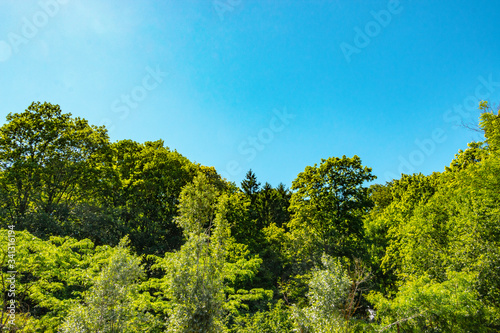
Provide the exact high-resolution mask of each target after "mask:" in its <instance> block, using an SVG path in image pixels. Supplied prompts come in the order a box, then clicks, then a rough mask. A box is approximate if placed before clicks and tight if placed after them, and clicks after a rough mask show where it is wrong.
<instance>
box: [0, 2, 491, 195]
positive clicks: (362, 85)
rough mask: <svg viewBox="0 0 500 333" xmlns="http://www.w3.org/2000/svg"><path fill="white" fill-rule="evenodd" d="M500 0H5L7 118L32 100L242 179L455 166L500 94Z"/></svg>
mask: <svg viewBox="0 0 500 333" xmlns="http://www.w3.org/2000/svg"><path fill="white" fill-rule="evenodd" d="M499 14H500V3H499V2H497V1H491V0H489V1H456V0H455V1H439V2H438V1H416V0H413V1H404V0H401V1H395V0H390V1H352V0H349V1H348V0H337V1H249V0H216V1H213V0H205V1H144V0H143V1H131V0H120V1H93V0H40V1H28V0H25V1H14V0H12V1H10V0H9V1H8V0H1V1H0V22H1V24H0V87H1V89H0V99H1V101H2V107H1V108H0V119H1V121H2V122H4V121H5V116H6V115H7V114H8V113H9V112H22V111H23V110H24V109H26V107H28V106H29V104H31V102H33V101H47V102H50V103H53V104H59V105H60V106H61V108H62V109H63V111H64V112H70V113H72V114H73V115H74V116H79V117H83V118H86V119H87V120H89V122H90V123H92V124H95V125H102V124H105V125H106V126H107V127H108V129H109V135H110V138H111V140H112V141H116V140H120V139H133V140H136V141H138V142H144V141H148V140H157V139H163V140H164V141H165V144H166V145H167V146H169V147H170V148H172V149H176V150H177V151H179V152H180V153H181V154H183V155H184V156H186V157H188V158H189V159H190V160H192V161H195V162H198V163H201V164H203V165H209V166H215V167H216V169H217V170H218V171H219V172H220V173H221V174H222V175H223V176H224V177H226V178H228V179H229V180H232V181H235V182H237V183H239V182H240V181H241V180H242V179H243V177H244V175H245V173H246V171H248V169H250V168H251V169H252V170H253V171H254V172H255V173H256V174H257V177H258V179H259V180H260V181H261V182H266V181H268V182H270V183H271V184H272V185H274V186H276V185H277V184H278V183H280V182H283V183H285V184H286V185H288V186H290V185H291V182H292V181H293V180H294V179H295V177H296V175H297V174H298V173H299V172H301V171H303V170H304V168H305V167H306V166H307V165H313V164H314V163H319V162H320V160H321V158H328V157H331V156H339V157H340V156H342V155H347V156H352V155H355V154H356V155H358V156H360V157H361V159H362V161H363V164H365V165H367V166H369V167H371V168H373V173H374V174H375V175H376V176H378V180H377V182H379V183H384V182H385V181H387V180H390V179H391V177H398V175H399V174H400V172H404V173H412V172H422V173H424V174H429V173H431V172H433V171H442V170H443V168H444V166H445V165H448V164H449V163H450V161H451V159H452V158H453V156H454V154H455V153H457V151H458V150H459V149H464V148H466V144H467V142H470V141H472V140H474V139H477V138H478V134H477V133H475V132H473V131H469V130H466V129H464V128H463V127H457V126H456V124H460V123H462V122H465V123H477V121H476V120H477V115H478V110H477V109H476V105H477V102H478V101H479V100H480V99H488V100H490V101H492V102H495V103H498V102H500V62H499V61H498V59H499V54H500V25H499V24H498V15H499Z"/></svg>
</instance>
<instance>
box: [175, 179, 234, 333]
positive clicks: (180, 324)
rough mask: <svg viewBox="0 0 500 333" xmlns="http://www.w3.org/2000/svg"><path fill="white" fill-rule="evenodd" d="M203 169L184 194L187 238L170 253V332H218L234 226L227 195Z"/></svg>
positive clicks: (180, 221)
mask: <svg viewBox="0 0 500 333" xmlns="http://www.w3.org/2000/svg"><path fill="white" fill-rule="evenodd" d="M217 196H218V192H217V190H216V188H215V187H214V186H213V185H210V184H209V182H208V179H207V177H206V176H205V175H204V174H201V173H200V174H198V176H196V177H195V179H194V180H193V183H192V184H188V185H186V186H185V187H184V188H183V190H182V193H181V195H180V203H179V217H178V218H177V223H178V224H179V225H180V226H181V227H182V229H183V232H184V236H185V237H186V239H187V240H186V243H185V244H184V245H183V246H182V247H181V249H180V251H179V252H177V253H174V254H172V255H170V256H169V257H168V258H167V260H168V261H169V263H168V267H169V270H170V271H169V272H167V274H168V277H169V283H168V285H169V295H170V297H171V303H172V309H171V310H170V313H169V319H168V320H169V322H168V331H169V332H220V331H221V329H222V311H223V302H224V275H223V268H224V263H225V259H226V255H227V253H226V245H227V244H226V243H227V241H228V239H229V237H230V229H229V225H228V223H227V220H226V217H225V214H226V207H225V201H221V203H220V205H218V206H217Z"/></svg>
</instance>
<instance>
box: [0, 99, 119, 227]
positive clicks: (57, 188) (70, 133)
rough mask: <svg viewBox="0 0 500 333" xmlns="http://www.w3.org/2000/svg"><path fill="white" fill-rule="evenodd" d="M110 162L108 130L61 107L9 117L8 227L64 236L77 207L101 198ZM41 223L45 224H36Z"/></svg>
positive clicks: (3, 148) (1, 143) (5, 158)
mask: <svg viewBox="0 0 500 333" xmlns="http://www.w3.org/2000/svg"><path fill="white" fill-rule="evenodd" d="M109 157H110V155H109V142H108V135H107V133H106V130H105V129H104V127H95V126H92V125H89V124H88V123H87V121H86V120H84V119H81V118H78V117H76V118H72V117H71V114H69V113H67V114H64V113H62V112H61V109H60V107H59V106H58V105H52V104H50V103H40V102H38V103H32V104H31V105H30V106H29V107H28V108H27V109H26V110H25V111H24V112H23V113H14V114H12V113H9V114H8V115H7V123H6V124H4V125H3V126H2V127H1V128H0V172H1V174H2V176H1V177H0V181H1V183H0V194H1V196H2V197H3V198H5V199H6V202H5V205H4V210H3V211H4V213H7V215H4V216H3V221H7V219H8V221H7V222H8V223H9V224H10V223H12V221H16V222H18V223H21V226H24V227H27V228H29V229H30V231H31V232H33V233H35V234H39V235H41V234H49V235H50V234H54V233H58V232H59V231H60V230H58V229H60V228H61V225H60V224H61V223H60V220H61V219H64V217H65V216H67V214H68V211H69V210H68V206H70V204H71V202H73V201H78V200H82V199H83V198H87V197H90V198H92V197H94V196H97V195H98V193H99V192H100V190H101V186H100V183H99V181H100V179H101V176H102V169H103V168H104V166H105V164H106V163H107V162H108V161H109ZM33 215H37V216H33ZM28 216H29V217H28ZM39 220H41V221H43V222H45V223H38V224H33V223H32V221H39ZM57 220H59V223H57ZM54 221H56V222H54ZM51 227H52V228H51Z"/></svg>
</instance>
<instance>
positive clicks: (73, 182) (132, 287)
mask: <svg viewBox="0 0 500 333" xmlns="http://www.w3.org/2000/svg"><path fill="white" fill-rule="evenodd" d="M480 109H481V110H482V113H481V116H480V122H479V125H480V128H481V130H482V131H483V132H484V137H485V140H484V142H472V143H470V144H469V146H468V148H467V149H465V150H463V151H462V150H460V151H459V152H458V154H457V155H456V157H455V158H454V159H453V161H451V163H450V165H449V166H447V167H445V168H444V171H443V172H440V173H437V172H436V173H433V174H431V175H428V176H425V175H422V174H413V175H401V178H400V179H395V180H392V181H391V182H388V183H386V184H376V185H370V184H369V182H371V181H373V180H374V179H375V178H376V177H375V176H374V175H373V174H372V171H371V169H370V168H368V167H365V166H363V165H362V163H361V159H360V158H359V157H358V156H353V157H352V158H349V157H346V156H343V157H341V158H338V157H330V158H327V159H323V160H321V161H320V164H319V165H314V166H307V167H306V168H305V170H304V171H303V172H301V173H300V174H299V175H298V176H297V178H296V179H295V180H294V181H293V183H292V188H291V190H289V189H287V188H286V187H285V186H284V185H282V184H280V185H279V186H277V187H273V186H271V185H270V184H268V183H265V184H264V185H261V183H260V182H259V181H258V179H257V176H256V175H255V173H253V172H252V171H251V170H250V171H249V172H248V173H247V176H246V178H245V179H244V180H243V182H242V183H241V186H240V187H238V186H237V185H236V184H234V183H230V182H228V181H227V180H225V179H223V178H221V177H220V176H219V174H218V173H217V171H216V170H215V169H214V168H213V167H206V166H202V165H199V164H195V163H192V162H190V161H189V160H188V159H187V158H186V157H184V156H182V155H181V154H179V153H178V152H176V151H175V150H171V149H169V148H168V147H166V146H165V145H164V142H163V141H161V140H159V141H155V142H145V143H142V144H141V143H137V142H134V141H132V140H121V141H117V142H115V143H111V142H110V141H109V137H108V135H107V131H106V129H105V128H104V127H96V126H92V125H89V124H88V122H87V121H86V120H84V119H80V118H75V117H72V116H71V114H65V113H62V111H61V109H60V108H59V106H57V105H52V104H50V103H33V104H32V105H30V106H29V107H28V109H27V110H25V111H24V112H22V113H13V114H9V115H8V116H7V122H6V123H5V124H4V125H3V126H2V127H1V128H0V198H1V200H0V228H1V229H0V253H1V256H2V271H1V285H0V287H1V288H2V289H3V290H2V293H1V294H0V295H1V297H2V299H1V301H2V311H1V314H0V327H1V329H2V330H3V331H6V332H7V331H11V332H500V204H499V202H500V191H499V189H500V154H499V152H500V111H499V112H498V113H497V112H496V111H494V110H492V109H491V108H490V106H489V104H488V103H487V102H481V103H480ZM11 302H14V304H15V316H13V315H12V313H13V312H12V311H13V310H12V306H10V304H11Z"/></svg>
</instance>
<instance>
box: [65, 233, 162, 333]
mask: <svg viewBox="0 0 500 333" xmlns="http://www.w3.org/2000/svg"><path fill="white" fill-rule="evenodd" d="M128 243H129V241H128V239H127V238H124V239H122V241H121V242H120V244H119V245H118V247H116V248H115V249H113V252H112V255H111V256H110V257H109V259H108V260H107V263H106V265H105V266H104V268H103V269H102V271H101V272H100V273H99V275H98V276H96V277H95V278H94V279H93V281H92V284H93V285H92V287H91V288H90V290H89V291H88V292H86V293H85V297H84V300H83V303H82V304H80V303H76V304H75V305H74V306H73V307H72V308H71V310H70V311H69V313H68V316H67V318H66V320H65V322H64V324H63V325H62V332H71V333H76V332H81V333H87V332H88V333H91V332H109V333H121V332H123V333H125V332H151V331H153V330H154V329H155V327H156V326H157V325H158V323H157V322H155V318H154V317H153V316H152V315H151V314H148V313H146V312H145V309H146V307H147V302H145V301H144V300H141V297H140V296H141V295H140V294H139V293H138V287H139V286H138V284H137V282H138V280H139V279H141V278H143V277H144V272H143V269H142V267H141V265H140V258H138V257H135V256H133V255H131V254H130V253H129V251H128V249H127V245H128ZM141 301H142V302H141Z"/></svg>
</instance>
